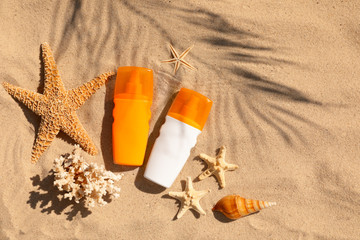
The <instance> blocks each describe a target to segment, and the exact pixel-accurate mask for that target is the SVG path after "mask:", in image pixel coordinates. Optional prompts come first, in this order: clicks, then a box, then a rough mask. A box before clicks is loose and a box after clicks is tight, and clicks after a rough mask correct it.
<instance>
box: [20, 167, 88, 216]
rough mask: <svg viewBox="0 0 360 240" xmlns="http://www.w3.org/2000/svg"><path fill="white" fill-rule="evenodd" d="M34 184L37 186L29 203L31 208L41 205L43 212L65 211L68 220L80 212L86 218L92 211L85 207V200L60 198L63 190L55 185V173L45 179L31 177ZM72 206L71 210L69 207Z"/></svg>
mask: <svg viewBox="0 0 360 240" xmlns="http://www.w3.org/2000/svg"><path fill="white" fill-rule="evenodd" d="M30 180H31V181H32V185H33V186H34V187H37V189H36V190H35V191H31V192H30V193H29V194H30V197H29V200H28V201H27V204H29V205H30V207H31V208H33V209H36V208H37V207H39V208H40V209H41V212H42V213H46V214H51V213H53V212H54V213H55V214H57V215H61V214H62V213H63V212H65V213H64V214H65V215H67V217H66V220H68V221H72V220H73V219H74V217H75V216H77V215H78V214H79V216H81V217H82V218H85V217H87V216H89V215H90V214H91V211H90V210H89V209H88V208H86V207H85V205H84V201H80V203H76V202H75V201H70V200H69V199H59V197H60V196H62V195H63V192H61V191H59V190H58V188H57V187H56V186H54V174H53V173H51V172H50V174H49V175H48V176H47V177H45V178H44V179H42V180H41V179H40V176H39V175H36V176H34V177H32V178H30ZM69 207H70V210H68V208H69Z"/></svg>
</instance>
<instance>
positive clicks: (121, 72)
mask: <svg viewBox="0 0 360 240" xmlns="http://www.w3.org/2000/svg"><path fill="white" fill-rule="evenodd" d="M152 98H153V72H152V70H151V69H147V68H141V67H119V68H118V72H117V76H116V84H115V93H114V104H115V107H114V110H113V117H114V122H113V129H112V135H113V159H114V163H115V164H120V165H129V166H141V165H142V164H143V162H144V156H145V150H146V144H147V140H148V136H149V120H150V117H151V112H150V106H151V104H152Z"/></svg>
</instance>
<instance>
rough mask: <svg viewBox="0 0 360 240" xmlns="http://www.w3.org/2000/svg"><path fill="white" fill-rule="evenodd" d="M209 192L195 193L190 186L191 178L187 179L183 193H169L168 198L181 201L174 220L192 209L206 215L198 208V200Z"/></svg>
mask: <svg viewBox="0 0 360 240" xmlns="http://www.w3.org/2000/svg"><path fill="white" fill-rule="evenodd" d="M209 192H210V190H202V191H195V189H194V188H193V185H192V180H191V177H187V179H186V186H185V191H184V192H169V195H170V197H173V198H176V199H178V200H179V201H181V206H180V210H179V212H178V214H177V215H176V218H177V219H179V218H181V217H182V216H183V215H184V213H185V212H186V211H187V210H188V209H190V208H192V209H194V210H195V211H197V212H198V213H200V214H203V215H206V213H205V211H204V210H203V209H202V208H201V206H200V199H201V198H203V197H204V196H205V194H207V193H209Z"/></svg>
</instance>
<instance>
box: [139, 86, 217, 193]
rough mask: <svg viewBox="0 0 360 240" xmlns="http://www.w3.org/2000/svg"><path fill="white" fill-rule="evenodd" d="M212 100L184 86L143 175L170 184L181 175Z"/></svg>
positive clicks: (172, 106) (161, 183)
mask: <svg viewBox="0 0 360 240" xmlns="http://www.w3.org/2000/svg"><path fill="white" fill-rule="evenodd" d="M211 106H212V101H211V100H210V99H208V98H207V97H205V96H203V95H201V94H200V93H198V92H195V91H193V90H190V89H186V88H182V89H181V90H180V91H179V93H178V94H177V96H176V98H175V100H174V102H173V103H172V105H171V107H170V109H169V112H168V114H167V115H166V120H165V123H164V124H163V125H162V127H161V129H160V136H159V137H158V138H157V139H156V142H155V144H154V147H153V149H152V151H151V154H150V157H149V161H148V164H147V166H146V170H145V173H144V177H145V178H147V179H149V180H151V181H153V182H155V183H157V184H159V185H161V186H163V187H166V188H169V187H170V186H171V185H172V184H173V182H174V181H175V179H176V177H177V176H178V175H179V173H180V171H181V169H182V168H183V166H184V164H185V162H186V160H187V159H188V157H189V155H190V151H191V149H192V148H193V147H194V146H195V144H196V139H197V137H198V136H199V134H200V133H201V131H202V129H203V127H204V125H205V122H206V120H207V118H208V116H209V113H210V109H211Z"/></svg>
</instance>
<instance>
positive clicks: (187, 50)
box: [179, 46, 193, 58]
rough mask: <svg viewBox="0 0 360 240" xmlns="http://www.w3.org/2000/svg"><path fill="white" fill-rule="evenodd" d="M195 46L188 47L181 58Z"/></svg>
mask: <svg viewBox="0 0 360 240" xmlns="http://www.w3.org/2000/svg"><path fill="white" fill-rule="evenodd" d="M192 48H193V46H191V47H189V48H187V49H186V50H185V51H184V52H183V53H182V54H181V55H180V56H179V58H184V57H185V56H186V55H187V54H188V53H189V52H190V50H191V49H192Z"/></svg>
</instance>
